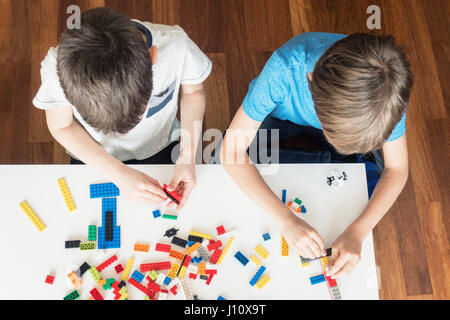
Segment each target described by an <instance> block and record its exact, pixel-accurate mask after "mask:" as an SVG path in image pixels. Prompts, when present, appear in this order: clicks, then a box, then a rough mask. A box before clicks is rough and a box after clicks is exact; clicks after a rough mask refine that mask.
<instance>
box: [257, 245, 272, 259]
mask: <svg viewBox="0 0 450 320" xmlns="http://www.w3.org/2000/svg"><path fill="white" fill-rule="evenodd" d="M255 251H256V253H257V254H259V255H260V256H261V257H262V258H263V259H264V260H265V259H267V258H268V257H269V253H268V252H267V251H266V250H265V249H264V248H263V247H262V245H260V244H258V245H257V246H256V248H255Z"/></svg>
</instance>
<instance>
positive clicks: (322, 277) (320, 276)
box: [309, 274, 325, 285]
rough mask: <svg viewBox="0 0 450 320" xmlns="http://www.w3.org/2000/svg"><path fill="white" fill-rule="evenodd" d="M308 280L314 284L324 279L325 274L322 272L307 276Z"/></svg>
mask: <svg viewBox="0 0 450 320" xmlns="http://www.w3.org/2000/svg"><path fill="white" fill-rule="evenodd" d="M309 281H310V282H311V285H315V284H318V283H321V282H324V281H325V276H324V275H323V274H320V275H318V276H314V277H311V278H309Z"/></svg>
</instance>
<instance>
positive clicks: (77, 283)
mask: <svg viewBox="0 0 450 320" xmlns="http://www.w3.org/2000/svg"><path fill="white" fill-rule="evenodd" d="M67 277H68V278H69V279H70V282H72V285H73V287H74V288H75V289H78V288H79V287H80V286H81V284H82V282H81V279H80V278H79V277H78V276H77V275H76V274H75V271H72V272H71V273H69V274H68V275H67Z"/></svg>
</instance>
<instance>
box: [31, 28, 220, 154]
mask: <svg viewBox="0 0 450 320" xmlns="http://www.w3.org/2000/svg"><path fill="white" fill-rule="evenodd" d="M134 21H136V22H139V23H141V24H142V25H144V26H145V27H146V28H147V29H149V30H150V32H151V33H152V37H153V45H154V46H156V47H157V48H158V60H157V62H156V63H155V64H154V65H153V93H152V96H151V98H150V101H149V103H148V106H147V110H146V111H145V113H144V116H143V117H142V120H141V122H139V123H138V124H137V125H136V127H134V128H133V129H132V130H130V131H129V132H127V133H126V134H106V135H105V134H103V133H101V132H99V131H96V130H95V129H94V128H92V127H91V126H89V125H88V124H87V123H86V122H85V121H84V120H83V118H82V117H81V115H80V114H79V113H78V112H77V110H76V108H75V107H74V106H72V105H71V103H70V102H69V101H67V99H66V97H65V94H64V91H63V89H62V88H61V85H60V83H59V79H58V75H57V73H56V55H57V49H56V48H53V47H52V48H50V49H49V51H48V53H47V56H46V57H45V59H44V60H43V61H42V62H41V80H42V84H41V87H40V88H39V91H38V92H37V94H36V96H35V97H34V99H33V104H34V105H35V106H36V107H37V108H39V109H55V108H58V107H63V106H72V108H73V114H74V116H75V118H76V119H77V120H78V121H79V123H80V124H81V125H82V126H83V127H84V128H85V129H86V131H87V132H88V133H89V134H90V135H91V136H92V138H93V139H94V140H95V141H97V142H98V143H99V144H101V145H102V146H103V148H104V149H105V150H106V151H107V152H108V153H109V154H111V155H112V156H114V157H115V158H117V159H118V160H121V161H126V160H131V159H137V160H141V159H145V158H148V157H151V156H153V155H155V154H156V153H158V152H159V151H161V150H162V149H164V148H165V147H167V146H168V145H169V144H170V143H171V142H173V141H175V140H177V139H178V137H179V133H178V130H177V129H178V128H179V127H180V124H179V121H178V120H177V117H176V115H177V109H178V92H179V89H180V84H199V83H201V82H203V81H204V80H205V79H206V78H207V77H208V76H209V74H210V72H211V68H212V63H211V61H210V60H209V59H208V57H207V56H206V55H205V54H204V53H203V52H202V51H201V50H200V49H199V48H198V46H197V45H196V44H195V43H194V42H193V41H192V40H191V39H190V38H189V37H188V36H187V34H186V33H185V32H184V30H183V29H182V28H180V27H179V26H177V25H175V26H166V25H160V24H152V23H149V22H141V21H139V20H134Z"/></svg>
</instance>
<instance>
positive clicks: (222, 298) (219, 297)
mask: <svg viewBox="0 0 450 320" xmlns="http://www.w3.org/2000/svg"><path fill="white" fill-rule="evenodd" d="M217 300H227V299H225V298H224V297H222V296H218V297H217Z"/></svg>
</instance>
